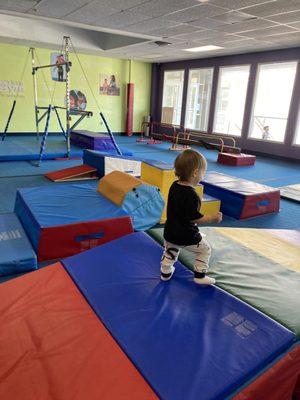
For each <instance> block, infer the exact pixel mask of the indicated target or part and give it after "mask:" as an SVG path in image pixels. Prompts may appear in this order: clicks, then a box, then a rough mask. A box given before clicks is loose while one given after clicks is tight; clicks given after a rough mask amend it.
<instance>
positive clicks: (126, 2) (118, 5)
mask: <svg viewBox="0 0 300 400" xmlns="http://www.w3.org/2000/svg"><path fill="white" fill-rule="evenodd" d="M51 1H52V0H51ZM145 1H146V0H108V1H107V3H108V4H109V6H110V7H112V8H115V9H116V10H118V11H124V10H127V9H128V8H132V7H136V6H138V5H140V4H143V3H145ZM98 2H100V3H101V2H102V3H103V1H101V0H98Z"/></svg>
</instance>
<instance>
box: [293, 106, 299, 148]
mask: <svg viewBox="0 0 300 400" xmlns="http://www.w3.org/2000/svg"><path fill="white" fill-rule="evenodd" d="M294 144H299V145H300V108H299V113H298V122H297V127H296V134H295V138H294Z"/></svg>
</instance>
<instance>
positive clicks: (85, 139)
mask: <svg viewBox="0 0 300 400" xmlns="http://www.w3.org/2000/svg"><path fill="white" fill-rule="evenodd" d="M70 139H71V143H73V144H75V145H76V146H79V147H83V148H85V149H92V150H102V151H112V152H114V151H116V148H115V146H114V144H113V142H112V140H111V138H110V137H109V136H108V135H105V134H104V133H99V132H91V131H86V130H81V131H80V130H78V131H73V132H71V135H70Z"/></svg>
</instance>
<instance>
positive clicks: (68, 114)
mask: <svg viewBox="0 0 300 400" xmlns="http://www.w3.org/2000/svg"><path fill="white" fill-rule="evenodd" d="M64 42H65V62H66V142H67V157H70V152H71V145H70V134H71V132H70V122H71V115H70V63H69V49H70V37H69V36H64Z"/></svg>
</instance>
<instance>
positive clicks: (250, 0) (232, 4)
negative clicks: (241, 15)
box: [209, 0, 275, 10]
mask: <svg viewBox="0 0 300 400" xmlns="http://www.w3.org/2000/svg"><path fill="white" fill-rule="evenodd" d="M274 1H275V0H210V1H209V4H214V5H216V6H221V7H225V8H230V9H231V10H239V9H241V8H244V7H249V6H253V5H257V4H261V3H267V2H269V3H272V2H274Z"/></svg>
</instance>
